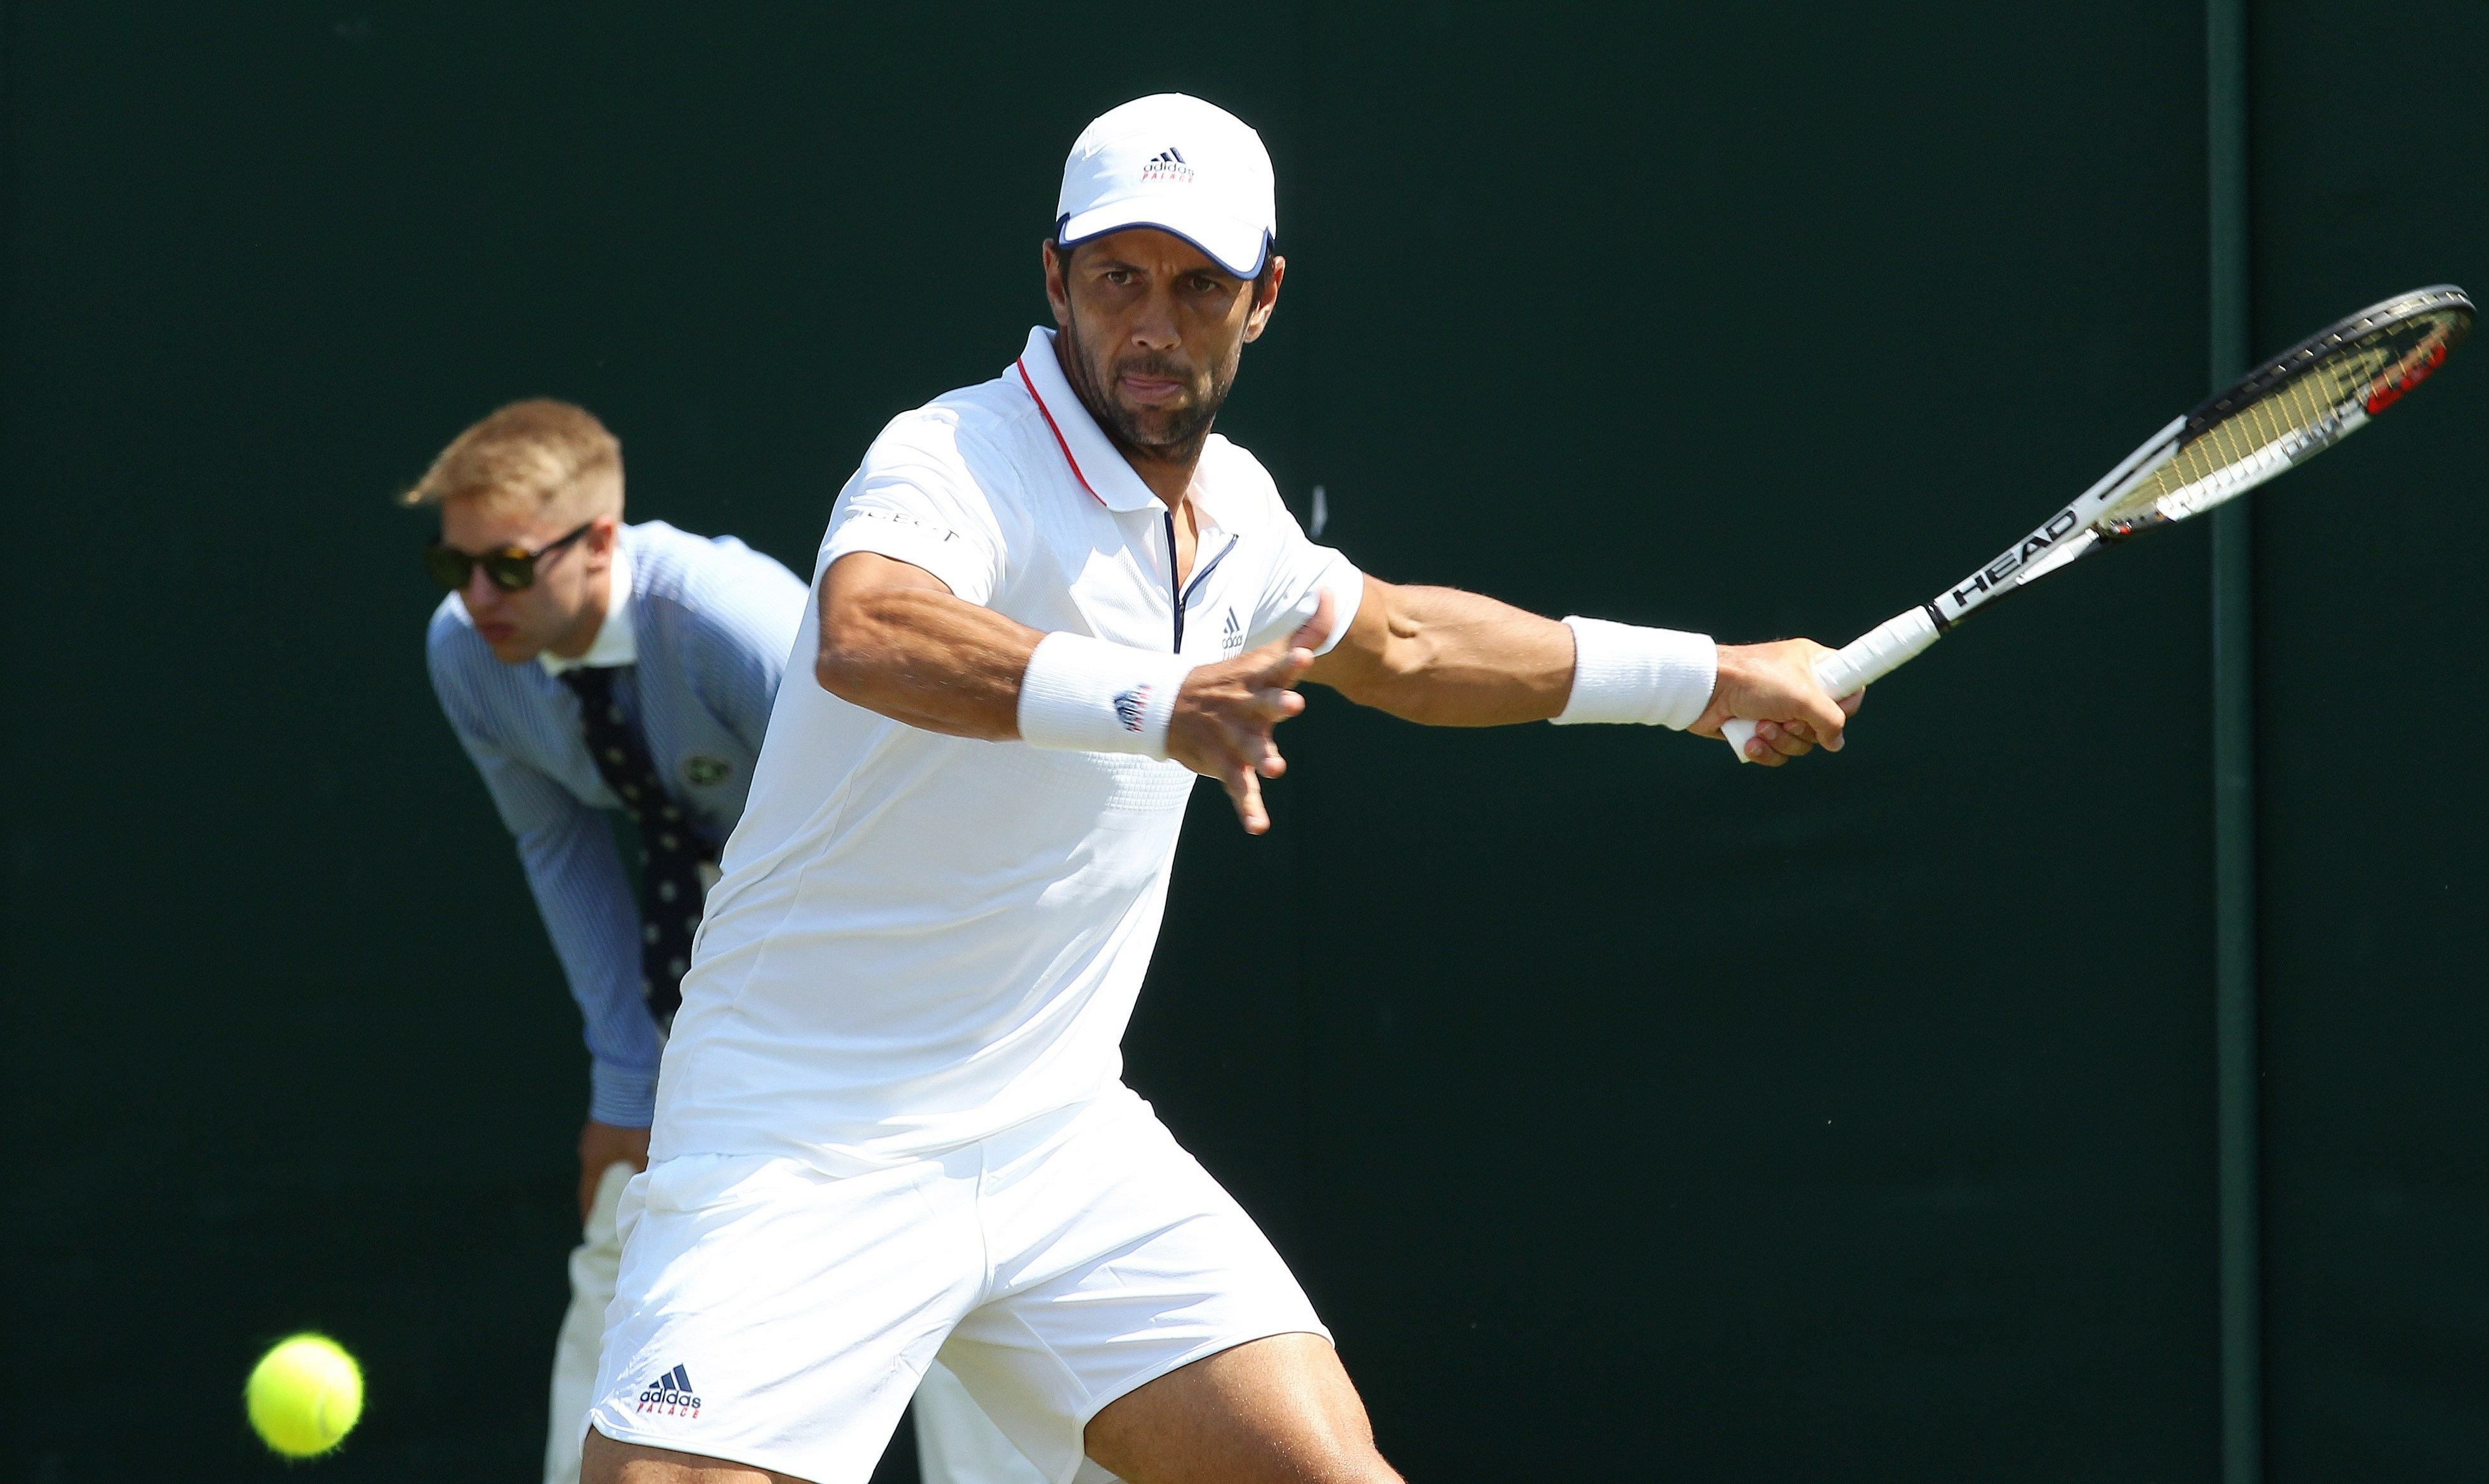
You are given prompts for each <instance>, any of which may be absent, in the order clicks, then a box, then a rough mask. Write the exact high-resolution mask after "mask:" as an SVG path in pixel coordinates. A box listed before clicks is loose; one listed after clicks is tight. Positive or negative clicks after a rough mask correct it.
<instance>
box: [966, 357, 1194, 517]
mask: <svg viewBox="0 0 2489 1484" xmlns="http://www.w3.org/2000/svg"><path fill="white" fill-rule="evenodd" d="M1012 370H1013V375H1014V378H1015V379H1016V381H1018V383H1019V384H1020V385H1022V386H1023V387H1026V388H1027V390H1028V394H1029V396H1030V397H1031V398H1032V399H1034V400H1035V401H1036V403H1037V410H1038V411H1039V412H1040V413H1042V414H1044V416H1045V422H1046V426H1047V427H1049V428H1051V429H1053V430H1054V445H1055V447H1057V448H1058V449H1060V450H1061V451H1062V453H1063V462H1064V463H1066V464H1068V465H1070V466H1071V471H1072V477H1073V479H1074V480H1075V481H1077V482H1078V483H1079V485H1080V487H1081V488H1082V489H1084V490H1087V491H1088V492H1089V493H1090V494H1092V495H1094V496H1096V497H1097V498H1098V502H1099V503H1100V504H1101V505H1104V506H1105V507H1106V508H1107V509H1109V510H1114V511H1119V512H1130V511H1133V510H1149V509H1159V510H1163V509H1165V508H1166V504H1165V502H1164V501H1162V500H1160V499H1159V498H1158V496H1157V494H1156V493H1154V492H1153V491H1152V490H1151V489H1150V487H1149V486H1148V485H1146V484H1144V483H1142V482H1141V476H1140V475H1139V474H1137V473H1134V472H1133V471H1132V466H1131V465H1130V464H1129V463H1126V462H1125V460H1124V455H1123V452H1122V450H1120V449H1118V448H1117V447H1116V446H1115V445H1114V444H1113V443H1112V442H1108V441H1107V438H1106V435H1105V434H1104V433H1103V432H1102V431H1101V430H1100V428H1099V426H1098V422H1097V419H1096V418H1094V417H1091V416H1090V415H1089V409H1088V408H1087V407H1085V406H1083V405H1082V403H1081V401H1080V397H1079V394H1078V393H1076V392H1074V391H1073V389H1072V384H1071V383H1070V382H1068V381H1066V380H1064V376H1063V363H1062V362H1061V361H1059V360H1057V359H1055V358H1054V331H1052V330H1050V329H1047V328H1045V327H1044V326H1042V325H1041V326H1039V327H1038V328H1035V329H1032V330H1030V331H1029V332H1028V349H1026V350H1024V351H1022V352H1020V357H1019V359H1018V361H1016V363H1015V364H1014V365H1013V368H1012ZM1195 482H1196V483H1198V482H1199V481H1198V480H1197V479H1196V481H1195Z"/></svg>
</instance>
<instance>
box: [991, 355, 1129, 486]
mask: <svg viewBox="0 0 2489 1484" xmlns="http://www.w3.org/2000/svg"><path fill="white" fill-rule="evenodd" d="M1012 369H1013V370H1015V371H1016V372H1018V373H1019V384H1020V385H1023V386H1025V387H1027V388H1028V399H1029V400H1030V401H1031V402H1034V403H1036V404H1037V414H1038V415H1039V416H1041V417H1043V418H1044V419H1045V426H1046V431H1048V432H1050V433H1052V434H1053V435H1054V446H1055V447H1057V448H1060V449H1062V450H1063V462H1064V463H1066V464H1069V465H1071V466H1072V477H1073V478H1074V479H1077V480H1079V481H1080V487H1081V488H1082V489H1084V490H1088V491H1089V498H1090V499H1094V500H1096V501H1097V502H1098V503H1100V504H1101V505H1102V504H1105V503H1106V497H1105V496H1103V495H1101V494H1099V493H1098V492H1097V490H1096V489H1094V488H1092V487H1091V485H1090V483H1089V476H1088V475H1087V474H1084V473H1082V472H1081V471H1080V461H1079V460H1078V459H1075V458H1073V456H1072V445H1071V444H1070V443H1068V442H1064V441H1063V428H1062V426H1061V425H1060V424H1058V423H1056V422H1055V420H1054V414H1053V413H1052V412H1051V411H1049V410H1048V409H1047V407H1046V405H1045V399H1044V397H1041V396H1039V395H1038V394H1037V383H1035V382H1032V381H1030V380H1029V379H1028V367H1026V366H1024V365H1022V364H1020V363H1019V361H1016V360H1015V361H1013V362H1012ZM1110 508H1111V507H1110Z"/></svg>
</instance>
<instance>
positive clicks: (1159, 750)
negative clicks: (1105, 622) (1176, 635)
mask: <svg viewBox="0 0 2489 1484" xmlns="http://www.w3.org/2000/svg"><path fill="white" fill-rule="evenodd" d="M1191 670H1192V666H1191V665H1190V664H1189V663H1187V661H1185V660H1183V659H1180V658H1178V657H1177V656H1175V655H1172V654H1159V653H1156V652H1154V651H1152V650H1148V649H1135V648H1133V647H1131V646H1130V645H1129V644H1115V643H1109V642H1106V641H1105V640H1102V639H1091V638H1090V637H1088V636H1087V635H1085V634H1048V635H1047V636H1045V637H1044V639H1042V640H1039V641H1038V642H1037V652H1036V653H1035V654H1032V655H1030V656H1029V657H1028V670H1027V671H1026V672H1024V673H1023V674H1022V675H1021V676H1020V678H1019V739H1020V740H1021V741H1023V742H1025V743H1027V744H1028V745H1029V746H1031V747H1052V748H1061V749H1064V750H1066V751H1070V752H1077V753H1139V754H1140V755H1142V756H1146V757H1164V756H1166V737H1167V723H1168V722H1169V721H1170V720H1172V719H1173V718H1174V716H1175V693H1176V692H1177V691H1179V690H1181V689H1183V687H1184V677H1185V675H1186V674H1187V673H1188V672H1189V671H1191Z"/></svg>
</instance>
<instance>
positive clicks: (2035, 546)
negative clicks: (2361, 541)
mask: <svg viewBox="0 0 2489 1484" xmlns="http://www.w3.org/2000/svg"><path fill="white" fill-rule="evenodd" d="M2471 331H2472V300H2470V299H2469V298H2468V297H2466V296H2465V294H2464V292H2463V291H2462V290H2461V289H2458V288H2455V287H2454V286H2453V285H2451V284H2439V285H2438V286H2437V287H2435V288H2428V289H2415V290H2413V291H2412V292H2411V293H2409V294H2398V295H2395V296H2394V297H2393V298H2391V299H2389V300H2386V301H2385V302H2383V303H2380V304H2373V305H2371V306H2369V307H2368V308H2365V309H2362V310H2360V312H2359V313H2357V314H2355V315H2352V316H2351V317H2350V318H2348V319H2346V320H2343V321H2341V322H2340V323H2339V324H2335V325H2332V326H2328V327H2327V328H2324V329H2321V330H2319V331H2317V332H2316V333H2315V334H2312V335H2310V336H2308V337H2307V338H2306V339H2304V340H2302V341H2301V342H2299V343H2298V344H2297V345H2294V346H2292V347H2291V348H2290V349H2289V350H2286V351H2284V352H2282V353H2281V354H2280V355H2278V356H2276V357H2273V358H2272V359H2271V360H2268V361H2266V362H2265V363H2264V364H2262V365H2260V366H2258V367H2257V368H2256V369H2255V370H2253V371H2251V372H2249V373H2247V375H2246V376H2244V377H2242V378H2240V379H2239V382H2238V384H2237V385H2234V386H2231V387H2230V388H2228V389H2227V390H2225V391H2223V392H2221V393H2219V394H2218V395H2217V396H2215V397H2213V398H2212V399H2210V400H2209V401H2207V402H2205V403H2204V405H2203V406H2201V407H2198V408H2197V409H2195V410H2194V411H2193V412H2191V413H2189V414H2187V415H2186V416H2184V417H2181V418H2179V419H2177V420H2176V421H2174V422H2172V423H2170V424H2169V426H2167V427H2165V428H2162V429H2161V430H2160V432H2158V433H2155V434H2153V435H2152V437H2151V438H2150V439H2148V440H2146V441H2145V442H2144V444H2143V446H2142V447H2140V448H2137V449H2136V450H2134V451H2133V452H2132V453H2130V454H2128V455H2127V456H2126V458H2125V459H2124V460H2122V461H2121V462H2120V463H2119V464H2118V466H2117V467H2116V468H2115V469H2112V470H2110V471H2108V472H2107V473H2105V474H2103V475H2102V476H2101V480H2100V482H2099V483H2098V484H2095V485H2093V486H2092V487H2091V488H2090V489H2088V490H2085V491H2084V492H2083V493H2082V494H2081V495H2080V496H2078V497H2076V498H2075V499H2074V500H2073V501H2071V502H2070V503H2068V504H2067V505H2066V507H2065V508H2064V509H2062V510H2059V511H2058V512H2057V513H2056V514H2054V515H2052V516H2050V517H2048V518H2047V519H2046V521H2043V522H2042V523H2041V524H2040V528H2038V529H2037V530H2034V531H2032V532H2031V533H2030V534H2029V535H2027V536H2024V537H2023V538H2022V539H2021V540H2020V541H2017V542H2016V543H2015V544H2014V545H2012V546H2009V547H2007V548H2006V549H2005V550H2004V552H2003V553H2002V554H2000V555H1999V556H1998V557H1997V558H1996V559H1995V560H1994V561H1991V562H1989V563H1988V565H1986V566H1984V567H1982V568H1980V569H1979V570H1978V571H1976V572H1973V573H1972V574H1970V575H1969V576H1968V577H1965V578H1963V579H1962V580H1961V582H1960V584H1959V585H1956V586H1954V587H1953V588H1952V589H1950V590H1948V591H1946V592H1941V593H1938V594H1937V595H1936V596H1935V597H1934V598H1932V599H1931V600H1930V601H1928V602H1926V603H1922V604H1920V605H1919V606H1918V607H1916V608H1914V609H1911V610H1910V611H1909V612H1907V613H1905V614H1901V615H1899V616H1898V617H1895V618H1892V619H1890V620H1888V621H1886V622H1885V623H1883V624H1882V625H1880V626H1879V627H1877V628H1876V629H1874V631H1873V632H1871V633H1869V634H1867V635H1866V636H1864V637H1863V638H1861V639H1859V640H1858V641H1857V642H1855V643H1852V644H1850V645H1849V646H1848V647H1847V648H1845V649H1842V650H1840V651H1838V652H1837V653H1833V654H1827V655H1825V656H1824V657H1823V658H1821V659H1819V660H1817V661H1816V662H1815V677H1816V680H1817V682H1818V683H1819V684H1821V685H1822V687H1823V688H1824V690H1825V691H1826V692H1828V693H1830V694H1831V695H1833V696H1835V697H1845V696H1849V695H1853V694H1855V693H1856V692H1858V691H1860V690H1862V689H1864V688H1865V687H1866V686H1867V685H1868V684H1869V683H1870V682H1872V681H1875V680H1880V679H1882V678H1883V677H1884V676H1886V675H1888V674H1891V673H1892V672H1893V671H1896V670H1899V669H1901V668H1902V666H1903V664H1905V663H1907V662H1908V661H1909V660H1910V658H1911V657H1912V656H1914V655H1916V654H1917V653H1918V652H1919V651H1920V650H1922V649H1925V648H1926V647H1927V646H1928V645H1930V644H1932V643H1934V642H1936V640H1937V639H1938V638H1940V637H1941V636H1942V635H1943V634H1944V632H1945V630H1947V629H1950V628H1952V627H1953V626H1954V625H1955V624H1957V623H1960V622H1961V620H1962V619H1963V618H1964V617H1966V616H1968V615H1969V614H1970V613H1971V612H1972V611H1973V610H1975V609H1977V608H1979V607H1980V606H1981V605H1982V604H1985V603H1987V602H1988V601H1990V600H1991V599H1994V598H1996V597H1999V596H2001V595H2003V594H2005V593H2009V592H2018V591H2020V590H2021V589H2023V588H2025V587H2028V586H2030V585H2032V584H2033V583H2036V582H2038V581H2039V580H2040V579H2041V578H2044V577H2046V576H2047V575H2048V574H2049V573H2051V572H2061V571H2064V570H2065V569H2066V568H2067V567H2068V566H2071V565H2072V564H2074V562H2076V561H2078V560H2080V559H2082V558H2083V557H2088V556H2090V555H2092V554H2093V553H2094V552H2098V551H2102V550H2104V549H2106V548H2108V547H2111V546H2114V545H2117V544H2118V543H2120V542H2122V541H2125V540H2126V539H2127V538H2129V537H2131V536H2136V535H2140V534H2142V533H2143V532H2145V531H2147V530H2153V529H2156V528H2160V527H2162V526H2167V525H2169V524H2171V523H2172V522H2175V521H2183V520H2185V519H2187V518H2188V517H2189V516H2190V515H2198V514H2201V513H2202V512H2204V511H2206V510H2210V509H2212V508H2213V507H2214V506H2215V505H2217V504H2220V503H2221V502H2223V501H2224V500H2231V499H2237V498H2238V497H2240V496H2242V495H2244V494H2246V492H2247V491H2249V490H2251V489H2254V488H2255V487H2256V486H2257V485H2259V484H2262V483H2264V482H2265V481H2266V480H2267V479H2270V478H2272V477H2273V476H2274V475H2275V474H2277V473H2280V472H2281V471H2284V470H2287V469H2290V468H2292V467H2294V466H2296V465H2300V464H2303V463H2305V462H2307V461H2308V460H2309V459H2312V458H2314V457H2316V456H2317V455H2318V454H2320V453H2322V452H2324V451H2325V450H2326V449H2328V448H2331V447H2332V446H2333V445H2334V444H2335V443H2338V442H2341V441H2342V440H2344V439H2346V438H2348V437H2350V436H2351V435H2352V434H2354V433H2357V432H2358V431H2360V429H2361V428H2363V427H2365V426H2367V424H2368V421H2369V419H2370V418H2372V417H2374V416H2376V415H2377V414H2379V413H2382V412H2384V411H2385V410H2386V409H2387V408H2389V407H2391V406H2393V405H2394V404H2395V403H2396V402H2398V401H2400V400H2401V399H2402V397H2403V394H2404V393H2406V392H2408V391H2410V390H2411V389H2412V388H2413V387H2415V386H2417V385H2419V384H2420V383H2421V382H2423V381H2426V380H2427V379H2428V377H2429V374H2430V373H2431V372H2433V371H2435V370H2436V369H2437V368H2438V367H2439V366H2442V365H2444V364H2445V363H2446V354H2447V353H2448V352H2450V351H2452V350H2453V349H2454V348H2455V347H2456V346H2457V345H2460V344H2461V343H2462V342H2463V337H2464V336H2465V335H2467V334H2469V333H2471ZM1720 732H1721V735H1723V736H1725V737H1727V738H1728V739H1729V745H1730V746H1731V747H1734V748H1735V749H1736V750H1737V757H1738V759H1739V760H1740V761H1745V760H1748V759H1747V758H1746V741H1747V739H1748V738H1750V737H1752V736H1753V735H1754V734H1755V724H1754V723H1753V722H1750V721H1745V720H1742V719H1741V720H1734V721H1729V722H1724V723H1722V724H1721V727H1720Z"/></svg>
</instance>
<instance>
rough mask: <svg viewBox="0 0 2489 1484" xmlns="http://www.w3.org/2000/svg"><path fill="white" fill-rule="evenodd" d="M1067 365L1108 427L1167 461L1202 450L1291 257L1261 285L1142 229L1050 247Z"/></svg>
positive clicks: (1277, 262) (1050, 293)
mask: <svg viewBox="0 0 2489 1484" xmlns="http://www.w3.org/2000/svg"><path fill="white" fill-rule="evenodd" d="M1045 264H1046V274H1045V293H1046V298H1047V299H1048V300H1051V301H1052V303H1053V305H1054V323H1055V324H1056V326H1057V327H1059V328H1061V330H1062V332H1063V337H1064V349H1065V352H1066V354H1065V356H1064V357H1063V358H1064V362H1065V369H1066V370H1067V371H1069V372H1070V373H1071V376H1072V382H1073V385H1074V386H1076V387H1077V388H1078V389H1079V391H1080V396H1081V400H1082V401H1083V402H1085V403H1086V404H1088V407H1089V410H1090V412H1091V413H1093V414H1096V415H1097V417H1098V420H1099V422H1100V424H1101V426H1103V427H1104V429H1105V430H1106V432H1108V433H1109V434H1111V435H1113V436H1114V438H1115V439H1116V441H1117V442H1120V443H1122V444H1124V445H1125V446H1126V447H1127V448H1128V449H1131V450H1134V451H1138V452H1141V453H1144V454H1151V455H1156V456H1158V457H1161V458H1186V457H1189V456H1191V455H1192V454H1194V453H1197V452H1198V451H1199V450H1200V446H1201V442H1202V440H1203V439H1205V438H1207V437H1208V436H1209V434H1210V424H1211V421H1212V419H1213V418H1215V417H1216V416H1217V415H1218V409H1219V407H1220V405H1221V404H1223V403H1224V402H1225V401H1226V400H1227V392H1228V388H1230V387H1231V386H1233V385H1235V383H1236V363H1237V361H1238V359H1239V358H1241V357H1243V355H1244V353H1245V342H1246V341H1248V340H1252V339H1256V338H1258V337H1259V336H1260V335H1261V333H1262V328H1263V327H1264V326H1265V325H1268V324H1269V323H1270V320H1271V310H1272V308H1273V306H1274V305H1275V304H1276V303H1277V302H1278V298H1279V279H1280V277H1281V276H1282V275H1283V274H1284V273H1285V272H1286V269H1287V264H1286V261H1285V260H1284V259H1279V258H1273V260H1272V263H1271V271H1270V273H1269V274H1268V275H1267V276H1266V277H1265V278H1264V279H1263V281H1262V282H1261V283H1260V284H1258V285H1257V284H1256V283H1255V282H1254V281H1253V280H1250V279H1245V278H1239V277H1237V276H1236V275H1235V274H1233V273H1231V272H1229V271H1226V270H1225V269H1223V268H1220V267H1219V266H1218V265H1217V264H1216V263H1215V262H1213V261H1212V260H1211V258H1210V256H1209V255H1208V254H1206V253H1204V252H1203V251H1202V250H1201V249H1200V248H1198V247H1195V246H1194V245H1192V244H1191V243H1187V242H1186V241H1185V240H1184V239H1183V238H1180V237H1177V236H1174V235H1173V234H1171V233H1166V232H1160V231H1158V230H1156V229H1154V228H1149V227H1135V228H1133V229H1131V230H1130V231H1128V232H1118V233H1115V234H1113V235H1112V236H1109V237H1102V238H1100V239H1098V240H1097V241H1095V242H1088V243H1081V244H1080V245H1079V246H1078V247H1075V248H1073V251H1072V257H1071V261H1070V262H1069V264H1066V263H1064V262H1063V261H1062V260H1060V259H1059V258H1058V257H1057V256H1056V255H1055V254H1054V253H1053V252H1051V251H1048V252H1047V253H1046V254H1045Z"/></svg>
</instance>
